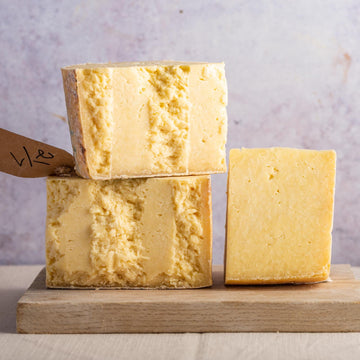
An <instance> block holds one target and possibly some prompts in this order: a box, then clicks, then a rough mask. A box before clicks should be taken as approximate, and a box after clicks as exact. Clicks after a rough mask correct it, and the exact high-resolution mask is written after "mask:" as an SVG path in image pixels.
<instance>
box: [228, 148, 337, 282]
mask: <svg viewBox="0 0 360 360" xmlns="http://www.w3.org/2000/svg"><path fill="white" fill-rule="evenodd" d="M335 158H336V155H335V152H334V151H315V150H298V149H289V148H268V149H242V150H238V149H232V150H231V151H230V162H229V174H228V204H227V230H226V235H227V238H226V250H225V251H226V258H225V266H226V269H225V283H226V284H277V283H292V282H316V281H323V280H326V279H327V278H328V276H329V271H330V260H331V231H332V221H333V205H334V190H335V162H336V159H335Z"/></svg>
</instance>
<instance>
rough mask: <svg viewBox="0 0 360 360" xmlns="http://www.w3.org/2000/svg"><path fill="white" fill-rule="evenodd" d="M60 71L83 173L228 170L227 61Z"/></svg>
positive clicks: (157, 173)
mask: <svg viewBox="0 0 360 360" xmlns="http://www.w3.org/2000/svg"><path fill="white" fill-rule="evenodd" d="M62 75H63V81H64V90H65V99H66V105H67V111H68V119H69V127H70V133H71V139H72V144H73V150H74V156H75V161H76V169H77V172H78V174H79V175H80V176H82V177H84V178H92V179H110V178H127V177H151V176H170V175H194V174H208V173H221V172H225V171H226V161H225V143H226V133H227V115H226V104H227V87H226V79H225V72H224V64H222V63H217V64H211V63H181V62H166V61H164V62H158V63H151V62H145V63H119V64H86V65H76V66H70V67H65V68H63V69H62Z"/></svg>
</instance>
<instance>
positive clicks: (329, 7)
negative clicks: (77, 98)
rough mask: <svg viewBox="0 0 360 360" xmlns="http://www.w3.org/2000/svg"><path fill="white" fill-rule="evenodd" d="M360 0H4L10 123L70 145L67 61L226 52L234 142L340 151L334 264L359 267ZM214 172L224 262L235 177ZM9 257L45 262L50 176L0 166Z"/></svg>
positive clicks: (0, 108) (219, 56)
mask: <svg viewBox="0 0 360 360" xmlns="http://www.w3.org/2000/svg"><path fill="white" fill-rule="evenodd" d="M359 39H360V2H359V1H358V0H348V1H347V0H341V1H340V0H289V1H284V0H279V1H274V0H272V1H271V0H268V1H257V0H253V1H230V0H227V1H199V0H197V1H195V0H191V1H168V0H158V1H149V0H148V1H115V0H112V1H85V0H84V1H74V0H68V1H61V0H57V1H25V0H23V1H19V0H8V1H5V0H2V1H0V53H1V56H0V79H1V80H0V121H1V127H3V128H6V129H8V130H11V131H14V132H18V133H21V134H23V135H25V136H28V137H32V138H34V139H37V140H40V141H44V142H47V143H49V144H52V145H55V146H58V147H62V148H64V149H66V150H69V151H70V150H71V146H70V139H69V134H68V128H67V124H66V123H64V122H63V121H62V120H60V119H59V118H58V117H56V114H58V115H62V116H65V115H66V109H65V102H64V95H63V88H62V80H61V75H60V67H61V66H64V65H69V64H75V63H83V62H108V61H113V62H114V61H136V60H140V61H141V60H160V59H176V60H198V61H211V62H216V61H225V63H226V73H227V79H228V87H229V106H228V115H229V136H228V149H229V148H233V147H242V146H244V147H267V146H289V147H299V148H314V149H329V148H333V149H335V150H336V151H337V155H338V163H337V189H336V206H335V221H334V231H333V240H334V241H333V262H335V263H339V262H342V263H343V262H345V263H351V264H354V265H360V256H359V255H360V240H359V232H360V211H359V210H360V209H359V200H360V166H359V161H360V155H359V153H360V148H359V145H360V61H359V58H360V45H359V44H360V42H359V41H360V40H359ZM212 180H213V210H214V263H222V259H223V247H224V234H225V231H224V224H225V205H226V195H225V191H226V175H216V176H213V177H212ZM0 194H1V195H0V196H1V201H0V214H1V222H0V264H32V263H43V262H44V259H45V256H44V227H45V207H46V193H45V180H44V179H20V178H15V177H12V176H9V175H5V174H0Z"/></svg>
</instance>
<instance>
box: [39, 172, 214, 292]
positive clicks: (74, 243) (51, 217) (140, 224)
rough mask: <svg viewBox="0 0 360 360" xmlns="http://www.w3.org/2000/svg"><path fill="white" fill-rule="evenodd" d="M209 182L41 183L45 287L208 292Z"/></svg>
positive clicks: (51, 180)
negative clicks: (44, 210) (43, 193)
mask: <svg viewBox="0 0 360 360" xmlns="http://www.w3.org/2000/svg"><path fill="white" fill-rule="evenodd" d="M211 243H212V223H211V189H210V177H209V176H194V177H171V178H157V179H155V178H147V179H128V180H120V179H117V180H102V181H99V180H88V179H81V178H75V177H74V178H56V177H50V178H48V179H47V225H46V283H47V286H48V287H55V288H56V287H118V288H133V287H135V288H136V287H138V288H198V287H206V286H211V284H212V274H211V251H212V245H211Z"/></svg>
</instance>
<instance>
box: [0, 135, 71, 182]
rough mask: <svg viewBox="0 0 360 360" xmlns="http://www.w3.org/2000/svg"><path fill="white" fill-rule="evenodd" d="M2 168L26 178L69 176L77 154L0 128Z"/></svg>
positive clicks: (0, 168) (0, 163) (0, 162)
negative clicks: (74, 155)
mask: <svg viewBox="0 0 360 360" xmlns="http://www.w3.org/2000/svg"><path fill="white" fill-rule="evenodd" d="M0 171H3V172H5V173H7V174H11V175H15V176H20V177H26V178H35V177H42V176H48V175H70V174H71V173H72V172H73V171H74V157H73V156H72V155H70V154H69V153H68V152H66V151H65V150H62V149H58V148H56V147H54V146H50V145H47V144H44V143H42V142H40V141H35V140H32V139H29V138H27V137H24V136H21V135H18V134H15V133H13V132H10V131H7V130H4V129H0Z"/></svg>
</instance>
